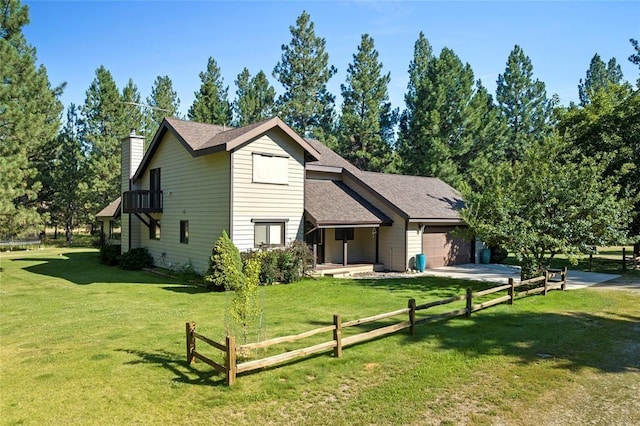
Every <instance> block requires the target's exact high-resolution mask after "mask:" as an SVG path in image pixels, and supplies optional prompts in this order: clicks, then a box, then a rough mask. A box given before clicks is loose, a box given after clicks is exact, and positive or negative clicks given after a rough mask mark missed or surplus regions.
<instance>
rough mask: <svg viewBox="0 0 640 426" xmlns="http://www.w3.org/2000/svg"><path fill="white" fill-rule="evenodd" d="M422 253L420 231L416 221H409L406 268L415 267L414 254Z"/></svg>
mask: <svg viewBox="0 0 640 426" xmlns="http://www.w3.org/2000/svg"><path fill="white" fill-rule="evenodd" d="M418 253H422V233H421V232H420V228H419V226H418V224H417V223H410V224H409V227H408V229H407V259H408V268H410V269H416V254H418Z"/></svg>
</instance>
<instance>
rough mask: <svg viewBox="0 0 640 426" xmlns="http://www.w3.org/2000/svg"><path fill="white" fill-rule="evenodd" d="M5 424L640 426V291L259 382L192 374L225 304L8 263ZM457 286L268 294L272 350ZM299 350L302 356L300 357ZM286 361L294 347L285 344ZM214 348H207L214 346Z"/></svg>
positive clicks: (24, 258)
mask: <svg viewBox="0 0 640 426" xmlns="http://www.w3.org/2000/svg"><path fill="white" fill-rule="evenodd" d="M0 274H1V275H0V302H1V305H0V324H1V333H0V371H1V373H0V374H1V376H0V423H1V424H37V425H41V424H83V425H84V424H226V423H232V422H233V423H236V424H269V423H271V424H274V423H276V424H323V425H324V424H372V423H375V424H398V423H400V424H407V423H409V424H531V425H533V424H535V425H539V424H550V423H554V424H576V425H578V424H585V423H589V422H591V423H595V424H607V425H609V424H621V425H622V424H625V425H626V424H640V407H639V406H638V404H637V399H638V397H639V395H640V355H639V354H640V310H639V309H638V306H640V294H639V293H638V292H632V291H611V290H609V291H607V290H578V291H568V292H559V291H553V292H551V293H549V295H547V296H546V297H542V296H533V297H529V298H525V299H521V300H517V301H516V304H515V305H513V306H508V305H500V306H497V307H495V308H491V309H488V310H485V311H481V312H479V313H477V314H474V316H473V317H472V318H471V319H466V318H460V319H455V320H451V321H447V322H440V323H437V324H431V325H426V326H421V327H419V328H418V329H417V333H416V335H415V336H413V337H411V336H409V335H408V333H406V332H400V333H397V334H395V335H392V336H387V337H383V338H380V339H377V340H374V341H371V342H367V343H363V344H360V345H357V346H355V347H349V348H345V350H344V353H343V357H342V358H340V359H335V358H333V357H331V356H330V355H329V354H321V355H318V356H315V357H312V358H310V359H305V360H301V361H298V362H293V363H289V364H286V365H283V366H280V367H277V368H271V369H268V370H266V371H261V372H258V373H253V374H247V375H240V376H239V377H238V381H237V384H236V386H235V387H233V388H231V389H230V388H228V387H226V386H225V385H224V378H223V377H222V375H220V374H218V373H215V372H214V371H213V370H212V369H211V368H209V367H208V366H207V365H205V364H203V363H197V364H196V365H195V366H194V367H189V366H187V365H186V362H185V359H186V356H185V337H184V323H185V322H186V321H190V320H193V321H196V323H197V329H198V331H199V332H200V333H202V334H204V335H206V336H209V337H212V338H214V339H217V340H221V339H222V337H223V335H224V310H225V303H226V301H227V296H225V294H223V293H208V292H203V291H201V290H200V289H198V288H196V287H191V286H185V285H182V284H180V283H178V282H175V281H172V280H169V279H166V278H163V277H159V276H155V275H151V274H148V273H145V272H127V271H122V270H119V269H117V268H112V267H105V266H103V265H100V264H99V263H98V261H97V252H96V251H95V250H90V249H79V248H72V249H65V248H56V249H46V250H40V251H31V252H13V253H0ZM469 285H472V286H474V288H475V289H480V288H483V286H484V287H486V286H487V284H481V283H469V282H465V281H456V280H452V279H441V278H433V277H427V278H408V279H395V280H358V281H357V280H337V279H335V280H334V279H322V280H317V281H313V280H307V281H303V282H300V283H296V284H291V285H278V286H272V287H263V288H261V291H260V298H261V303H262V304H263V306H264V310H265V312H264V318H265V324H266V326H265V327H264V328H263V331H264V332H265V333H266V336H267V337H277V336H281V335H285V334H293V333H299V332H302V331H305V330H309V329H311V328H315V327H319V326H322V325H325V324H330V323H331V320H332V314H334V313H339V314H341V315H342V317H343V319H344V320H349V319H355V318H360V317H364V316H369V315H374V314H377V313H382V312H386V311H391V310H395V309H399V308H402V307H405V306H406V303H407V299H408V298H415V299H416V300H417V302H418V303H422V302H426V301H429V300H435V299H438V298H441V297H445V296H449V295H452V294H460V293H462V292H464V289H465V288H466V287H467V286H469ZM285 347H287V346H286V345H285ZM287 348H288V347H287ZM200 349H201V350H202V351H203V352H205V351H206V349H205V348H204V347H203V346H200Z"/></svg>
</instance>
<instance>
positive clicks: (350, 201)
mask: <svg viewBox="0 0 640 426" xmlns="http://www.w3.org/2000/svg"><path fill="white" fill-rule="evenodd" d="M304 190H305V195H304V198H305V200H304V204H305V211H306V213H307V215H308V216H309V217H310V218H311V219H312V221H313V222H314V224H315V225H316V226H318V227H323V226H339V225H372V226H376V225H381V224H391V223H392V220H391V219H389V218H388V217H387V216H385V215H384V213H382V212H381V211H380V210H378V209H376V208H375V207H374V206H373V205H371V203H369V202H368V201H367V200H365V199H364V198H362V197H361V196H360V195H358V194H357V193H356V192H355V191H353V190H352V189H351V188H349V187H348V186H347V185H345V184H344V183H343V182H340V181H334V180H314V179H307V180H305V184H304Z"/></svg>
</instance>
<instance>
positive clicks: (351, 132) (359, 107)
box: [338, 34, 397, 171]
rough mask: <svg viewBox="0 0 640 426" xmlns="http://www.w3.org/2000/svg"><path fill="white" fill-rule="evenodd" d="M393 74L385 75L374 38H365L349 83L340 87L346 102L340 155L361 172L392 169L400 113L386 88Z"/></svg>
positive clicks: (348, 72)
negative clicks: (390, 99) (393, 149)
mask: <svg viewBox="0 0 640 426" xmlns="http://www.w3.org/2000/svg"><path fill="white" fill-rule="evenodd" d="M390 80H391V77H390V74H389V73H387V74H386V75H382V63H381V62H379V60H378V51H377V50H376V49H375V46H374V41H373V38H371V37H370V36H369V35H368V34H364V35H362V40H361V42H360V45H359V46H358V52H357V53H356V54H355V55H353V63H351V64H349V66H348V68H347V81H346V82H347V84H346V85H345V84H342V85H341V86H340V88H341V90H342V97H343V99H344V103H343V104H342V116H341V117H340V133H341V135H340V140H339V142H338V152H339V154H340V155H342V156H343V157H344V158H346V159H347V160H349V161H350V162H351V163H352V164H354V165H355V166H356V167H358V168H359V169H361V170H369V171H387V170H389V168H390V166H391V164H392V160H393V152H392V149H391V146H392V143H393V128H394V126H395V123H396V121H397V110H396V111H394V110H392V109H391V103H390V102H389V95H388V92H387V87H388V85H389V81H390Z"/></svg>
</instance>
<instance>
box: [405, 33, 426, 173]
mask: <svg viewBox="0 0 640 426" xmlns="http://www.w3.org/2000/svg"><path fill="white" fill-rule="evenodd" d="M432 60H433V49H432V48H431V45H430V44H429V41H428V40H427V38H426V37H425V36H424V34H423V33H422V32H420V34H419V36H418V40H416V42H415V44H414V48H413V59H412V60H411V62H410V63H409V83H408V84H407V93H406V94H405V95H404V101H405V110H404V111H403V112H402V116H401V117H400V129H399V136H398V144H397V152H398V154H399V162H400V169H401V170H403V171H404V172H406V173H409V174H413V173H416V171H417V170H418V167H419V162H420V157H421V155H422V154H421V152H420V151H421V141H422V135H421V134H420V132H421V129H422V128H423V125H422V122H421V119H422V116H421V115H420V114H416V111H417V110H418V108H419V106H420V102H421V101H420V98H421V97H422V96H423V94H424V93H428V91H429V79H428V69H429V66H430V65H429V64H430V63H431V61H432Z"/></svg>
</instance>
